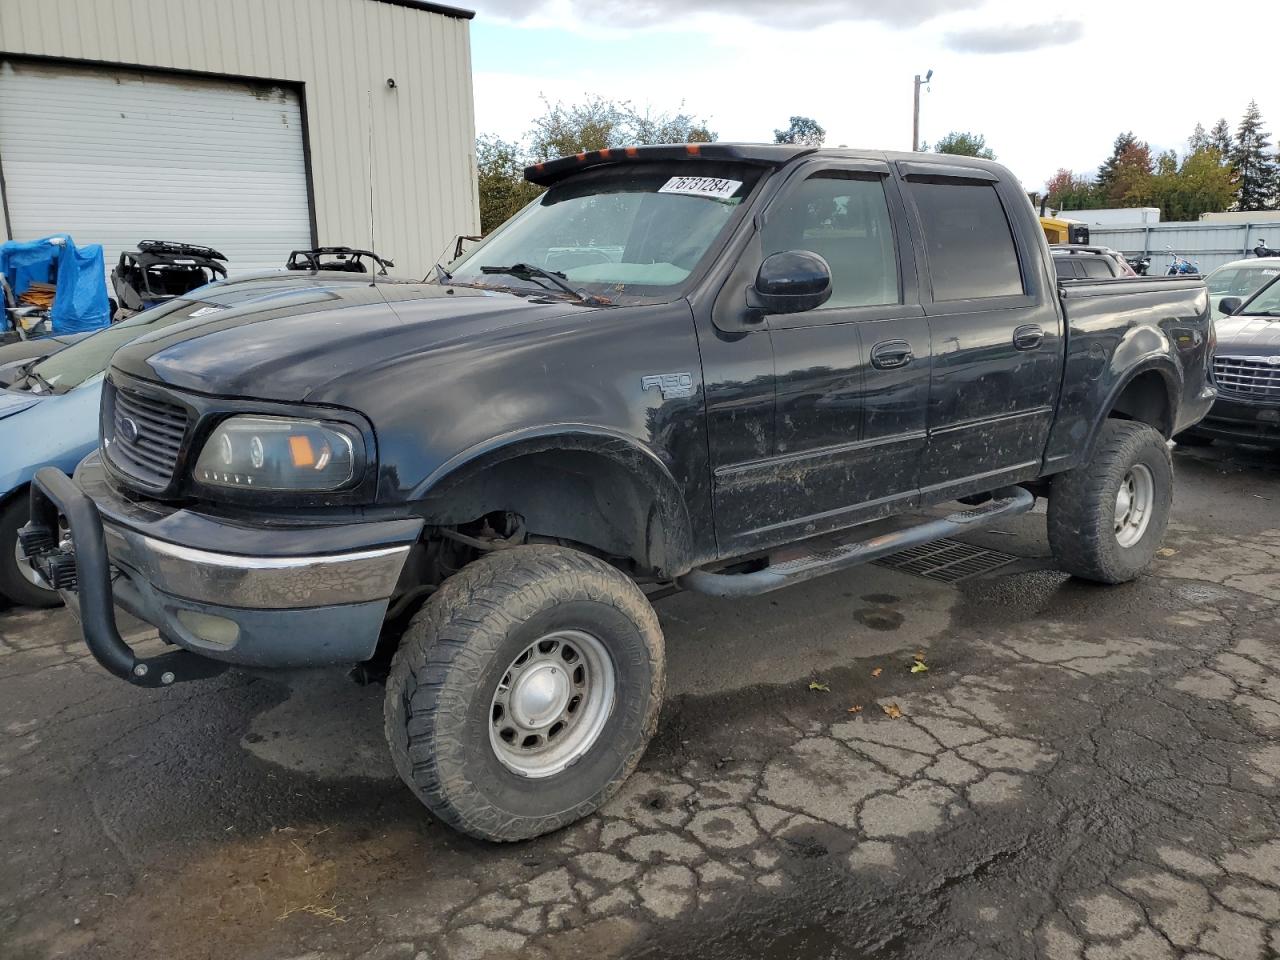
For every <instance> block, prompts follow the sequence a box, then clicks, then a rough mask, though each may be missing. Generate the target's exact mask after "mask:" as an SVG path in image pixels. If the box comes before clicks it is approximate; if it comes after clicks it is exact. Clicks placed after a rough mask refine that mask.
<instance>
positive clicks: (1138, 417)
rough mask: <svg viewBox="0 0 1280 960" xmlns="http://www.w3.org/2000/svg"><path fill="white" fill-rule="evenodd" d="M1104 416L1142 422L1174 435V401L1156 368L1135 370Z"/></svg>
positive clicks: (1165, 381)
mask: <svg viewBox="0 0 1280 960" xmlns="http://www.w3.org/2000/svg"><path fill="white" fill-rule="evenodd" d="M1107 417H1108V418H1109V419H1113V420H1132V421H1135V422H1137V423H1145V424H1146V425H1147V426H1149V427H1152V428H1154V429H1155V430H1158V431H1159V432H1160V435H1161V436H1163V437H1164V438H1165V439H1168V438H1169V437H1170V436H1172V435H1173V402H1172V399H1171V398H1170V394H1169V383H1168V381H1167V380H1166V379H1165V377H1164V375H1163V374H1161V373H1160V372H1159V371H1157V370H1147V371H1146V372H1145V373H1140V374H1138V375H1137V376H1136V377H1134V378H1133V379H1132V380H1130V381H1129V382H1128V383H1127V384H1125V387H1124V389H1123V390H1121V391H1120V395H1119V396H1118V397H1116V399H1115V403H1113V404H1112V405H1111V410H1110V411H1109V412H1108V413H1107Z"/></svg>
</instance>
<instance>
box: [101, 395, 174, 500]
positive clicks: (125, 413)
mask: <svg viewBox="0 0 1280 960" xmlns="http://www.w3.org/2000/svg"><path fill="white" fill-rule="evenodd" d="M103 400H104V404H105V408H104V410H103V414H104V417H103V419H104V421H105V423H104V424H103V425H104V426H105V427H106V428H107V429H106V430H104V431H103V432H104V434H105V436H104V439H105V440H106V443H105V447H106V450H107V455H108V456H109V457H110V458H111V462H112V463H113V464H115V465H116V467H118V468H119V469H120V470H121V471H123V472H124V473H126V474H128V475H129V476H131V477H133V478H135V479H137V480H139V481H141V482H142V483H143V484H145V485H146V486H148V487H152V488H156V489H159V488H163V487H167V486H168V485H169V484H170V483H171V482H172V480H173V476H174V471H175V470H176V469H177V466H178V456H179V454H180V453H181V452H182V441H183V438H184V437H185V436H186V432H187V411H186V410H185V409H184V408H183V407H180V406H178V405H177V404H175V403H168V402H166V401H164V400H160V399H158V398H156V397H149V396H145V395H143V394H141V393H138V392H136V391H134V390H130V389H128V388H121V387H116V386H115V385H114V384H112V383H111V382H109V381H108V383H107V384H106V392H105V395H104V397H103Z"/></svg>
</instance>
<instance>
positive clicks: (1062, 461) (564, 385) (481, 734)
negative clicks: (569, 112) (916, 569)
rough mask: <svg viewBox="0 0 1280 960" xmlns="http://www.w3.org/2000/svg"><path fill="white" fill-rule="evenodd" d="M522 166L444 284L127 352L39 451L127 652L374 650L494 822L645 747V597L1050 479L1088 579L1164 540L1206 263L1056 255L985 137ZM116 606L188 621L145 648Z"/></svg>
mask: <svg viewBox="0 0 1280 960" xmlns="http://www.w3.org/2000/svg"><path fill="white" fill-rule="evenodd" d="M527 176H528V177H529V178H530V179H531V180H533V181H534V182H536V183H538V184H541V185H543V186H545V187H547V191H546V192H545V193H544V194H543V195H542V196H541V198H540V199H539V200H538V201H536V202H534V203H532V204H531V205H530V206H529V207H528V208H526V209H525V210H524V211H522V212H521V213H520V214H518V215H517V216H516V217H514V218H513V219H512V220H511V221H509V222H508V223H507V224H505V225H504V226H503V227H502V228H501V229H499V230H498V231H496V232H495V233H494V234H493V235H492V236H490V237H489V238H488V239H487V240H486V241H484V242H483V243H482V244H481V245H479V246H478V247H476V248H475V249H474V250H472V251H471V252H469V253H468V254H466V255H465V256H463V257H462V258H461V259H460V260H458V261H456V262H454V263H452V264H450V265H448V267H444V266H441V267H438V268H437V270H436V271H435V277H434V279H433V281H432V282H426V283H422V284H417V285H415V284H397V285H384V284H380V283H378V282H377V280H376V278H371V281H370V283H369V284H368V285H354V286H353V285H351V284H346V285H343V286H342V287H340V288H339V287H334V288H333V289H327V290H324V289H315V290H308V291H298V292H295V293H292V294H288V295H284V296H281V297H279V298H277V299H275V300H273V301H270V302H262V303H254V304H250V305H245V306H242V307H234V308H229V309H213V310H210V311H208V312H207V313H206V312H204V311H199V312H197V315H196V317H195V319H192V320H190V321H187V322H184V323H181V324H178V325H175V326H172V327H169V328H166V329H165V330H163V331H158V332H157V333H156V334H154V335H152V336H148V337H145V338H143V339H141V340H138V341H136V342H133V343H131V344H130V345H128V346H126V347H124V348H123V349H121V350H120V351H119V352H118V353H117V354H116V356H115V358H114V360H113V363H112V366H111V369H110V371H109V373H108V376H107V382H106V385H105V389H104V396H103V405H102V440H101V446H100V449H99V451H98V452H97V453H96V454H94V455H92V456H91V457H90V458H88V459H87V460H86V461H84V462H83V463H82V464H81V465H80V467H79V468H78V470H77V471H76V476H75V478H74V479H72V478H68V477H67V476H66V475H65V474H61V473H58V472H57V471H44V472H42V473H41V474H40V475H39V476H38V478H37V480H36V482H35V484H34V492H33V499H32V516H33V520H32V522H31V524H30V525H29V526H28V527H27V528H26V529H25V531H24V534H23V543H24V549H25V551H26V552H27V553H28V555H29V556H30V557H31V559H32V562H33V563H35V564H36V565H37V567H38V568H39V569H40V570H41V571H43V574H44V575H45V576H46V577H47V578H48V579H49V580H50V582H52V583H54V584H55V585H56V586H58V587H59V588H60V589H61V590H62V592H63V595H64V596H65V597H66V599H67V601H68V603H69V605H70V606H71V607H72V608H73V609H74V610H75V611H76V612H77V614H78V616H79V617H80V618H81V621H82V624H83V631H84V636H85V640H86V642H87V644H88V646H89V647H90V649H91V650H92V651H93V653H94V655H95V656H96V657H97V658H98V660H99V661H101V662H102V664H103V665H104V666H106V668H107V669H109V670H111V671H112V672H113V673H116V674H118V675H119V676H121V677H123V678H125V679H127V680H129V681H130V682H132V683H135V684H140V685H142V686H155V687H163V686H167V685H169V684H172V683H181V682H185V681H188V680H193V679H197V678H200V677H204V676H208V675H210V674H212V673H215V672H217V671H218V670H221V669H223V668H225V666H226V665H228V664H241V665H250V666H253V667H276V666H318V665H325V664H332V665H361V669H362V672H363V673H364V674H366V675H376V674H378V673H379V671H381V672H382V673H383V674H384V675H386V676H387V693H386V727H387V737H388V741H389V743H390V746H391V751H392V754H393V757H394V759H395V762H396V766H397V768H398V769H399V771H400V773H401V775H402V776H403V777H404V779H405V781H406V782H407V783H408V784H409V786H410V787H411V788H412V789H413V790H414V791H415V793H417V795H418V796H419V797H420V798H421V799H422V800H423V801H424V802H425V803H426V805H427V806H428V807H429V808H430V809H431V810H432V811H433V812H434V813H435V814H436V815H437V816H439V817H440V818H441V819H443V820H444V821H446V822H447V823H449V824H451V825H452V826H454V827H456V828H458V829H460V830H463V831H465V832H467V833H470V834H473V835H476V836H481V837H486V838H490V839H496V840H513V839H520V838H525V837H530V836H535V835H537V834H540V833H544V832H547V831H549V830H552V829H555V828H557V827H559V826H562V825H564V824H566V823H569V822H571V821H573V820H575V819H577V818H579V817H581V816H583V815H585V814H587V813H589V812H591V811H592V810H594V809H595V808H596V807H598V806H599V805H600V804H601V803H603V802H604V800H605V799H607V798H608V797H609V796H610V795H611V794H612V792H613V791H614V790H615V789H616V788H617V787H618V785H619V784H620V783H621V782H622V781H623V780H624V779H625V778H626V777H627V775H628V774H629V773H630V772H631V770H632V769H633V768H634V766H635V764H636V763H637V762H638V760H639V758H640V755H641V753H642V752H643V750H644V748H645V746H646V744H647V743H648V740H649V738H650V736H651V735H652V733H653V731H654V728H655V726H656V723H657V715H658V709H659V706H660V703H661V700H662V695H663V683H664V654H663V638H662V633H661V630H660V628H659V624H658V619H657V617H656V615H655V614H654V611H653V609H652V606H651V603H650V600H649V598H648V596H647V595H646V591H648V592H649V593H652V592H654V591H657V590H667V589H671V588H672V587H681V588H684V589H688V590H696V591H701V592H704V593H708V594H714V595H719V596H729V597H732V596H738V595H747V594H754V593H761V592H764V591H767V590H772V589H776V588H778V587H782V586H785V585H787V584H789V583H794V582H797V581H799V580H804V579H808V578H810V577H814V576H817V575H819V574H823V573H827V572H830V571H833V570H837V569H841V568H843V567H847V566H850V565H853V564H857V563H863V562H866V561H868V560H871V559H874V558H876V557H878V556H882V555H884V554H885V553H889V552H892V551H895V550H899V549H902V548H903V547H906V546H909V545H912V544H914V543H919V542H923V541H927V540H931V539H936V538H939V537H942V536H948V535H953V534H957V533H963V532H964V531H965V530H968V529H972V528H974V527H977V526H980V525H982V524H984V523H989V522H991V521H992V520H995V519H997V518H1000V517H1006V516H1010V515H1012V514H1016V513H1022V512H1025V511H1027V510H1029V509H1030V508H1031V507H1032V505H1033V504H1034V502H1035V498H1036V497H1037V496H1044V497H1047V498H1048V500H1049V510H1048V525H1049V538H1050V542H1051V544H1052V546H1053V549H1054V551H1055V554H1056V556H1057V558H1058V560H1059V562H1060V564H1061V566H1062V567H1063V568H1064V569H1065V570H1067V571H1069V572H1071V573H1073V574H1075V575H1077V576H1080V577H1085V578H1089V579H1093V580H1096V581H1101V582H1109V583H1115V582H1120V581H1124V580H1128V579H1131V578H1133V577H1134V576H1137V575H1138V574H1139V573H1140V572H1141V571H1142V570H1143V569H1144V568H1145V567H1146V565H1147V564H1148V563H1149V561H1150V560H1151V558H1152V556H1153V554H1154V551H1155V550H1156V548H1157V545H1158V544H1159V542H1160V539H1161V537H1162V536H1163V534H1164V530H1165V525H1166V521H1167V516H1168V507H1169V501H1170V497H1171V490H1172V472H1171V465H1170V458H1169V451H1168V444H1167V440H1168V438H1169V437H1171V436H1172V435H1173V434H1174V433H1176V432H1178V431H1180V430H1183V429H1185V428H1187V427H1188V426H1191V425H1192V424H1194V423H1195V422H1197V421H1198V420H1199V419H1200V418H1201V417H1203V416H1204V414H1205V412H1206V411H1207V410H1208V408H1209V406H1210V405H1211V403H1212V401H1213V397H1214V391H1213V389H1212V386H1211V384H1210V381H1209V377H1208V369H1209V356H1210V352H1211V349H1212V338H1213V334H1212V324H1211V321H1210V317H1209V304H1208V298H1207V294H1206V292H1205V288H1204V285H1203V283H1201V282H1200V281H1199V280H1197V279H1181V278H1170V279H1165V278H1151V279H1146V278H1140V279H1115V280H1099V281H1086V280H1082V281H1066V282H1059V281H1058V280H1057V279H1056V277H1055V272H1054V268H1053V263H1052V261H1051V259H1050V255H1049V250H1048V247H1047V245H1046V242H1045V239H1044V234H1043V232H1042V231H1041V229H1040V225H1039V223H1038V221H1037V219H1036V216H1035V213H1034V211H1033V210H1032V208H1031V207H1030V205H1029V204H1028V202H1027V199H1026V196H1025V194H1024V193H1023V191H1022V190H1021V188H1020V187H1019V185H1018V183H1017V182H1016V181H1015V180H1014V178H1013V177H1012V176H1011V175H1010V174H1009V172H1008V171H1007V170H1005V169H1004V168H1003V167H1000V166H998V165H996V164H993V163H989V162H985V161H978V160H968V159H964V158H956V157H948V156H928V155H922V154H890V153H870V152H862V151H847V150H843V149H842V150H811V149H807V148H801V147H791V146H738V145H729V144H715V145H690V146H687V147H686V146H674V147H640V148H629V149H625V150H608V151H599V152H595V153H587V154H582V155H579V156H577V157H570V158H566V159H563V160H558V161H554V162H551V163H547V164H541V165H538V166H537V167H534V168H530V170H529V171H528V172H527ZM955 500H961V501H962V502H961V503H960V504H958V505H956V506H955V507H954V508H952V509H951V511H950V512H947V510H946V509H945V508H943V509H939V505H943V504H947V503H949V502H951V501H955ZM116 606H118V607H120V608H123V609H124V610H127V611H129V612H130V613H132V614H134V615H136V616H138V617H141V618H142V619H143V620H146V621H148V622H150V623H152V624H154V625H155V626H156V627H158V628H159V632H160V635H161V637H162V638H163V639H164V640H166V641H168V642H169V643H170V644H172V645H173V650H172V651H170V652H168V653H165V654H162V655H159V656H156V657H151V658H139V657H138V656H137V655H136V654H135V653H134V651H133V650H132V649H130V647H129V646H127V645H126V644H125V643H124V641H123V640H122V639H121V637H120V634H119V631H118V629H117V627H116V622H115V612H114V608H115V607H116Z"/></svg>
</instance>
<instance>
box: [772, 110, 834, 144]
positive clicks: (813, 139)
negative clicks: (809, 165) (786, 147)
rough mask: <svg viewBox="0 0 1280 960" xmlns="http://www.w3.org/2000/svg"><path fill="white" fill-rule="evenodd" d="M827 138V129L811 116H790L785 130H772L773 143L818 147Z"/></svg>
mask: <svg viewBox="0 0 1280 960" xmlns="http://www.w3.org/2000/svg"><path fill="white" fill-rule="evenodd" d="M826 139H827V131H826V130H825V129H824V128H823V127H822V125H821V124H819V123H818V121H817V120H814V119H813V118H812V117H792V118H791V126H789V127H788V128H787V129H786V130H775V131H773V142H774V143H794V144H799V145H801V146H806V147H820V146H822V144H823V143H824V142H825V141H826Z"/></svg>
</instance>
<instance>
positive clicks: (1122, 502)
mask: <svg viewBox="0 0 1280 960" xmlns="http://www.w3.org/2000/svg"><path fill="white" fill-rule="evenodd" d="M1155 500H1156V482H1155V478H1154V477H1153V476H1152V475H1151V470H1150V468H1149V467H1147V466H1146V465H1145V464H1141V463H1135V464H1134V465H1133V466H1132V467H1130V468H1129V469H1128V471H1127V472H1126V473H1125V475H1124V477H1123V478H1122V479H1121V481H1120V489H1118V490H1117V491H1116V513H1115V534H1116V542H1117V543H1119V544H1120V546H1122V547H1132V546H1133V545H1134V544H1135V543H1137V542H1138V541H1139V540H1141V539H1142V537H1143V535H1144V534H1145V533H1146V532H1147V527H1148V526H1150V524H1151V510H1152V507H1153V506H1154V504H1155Z"/></svg>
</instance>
